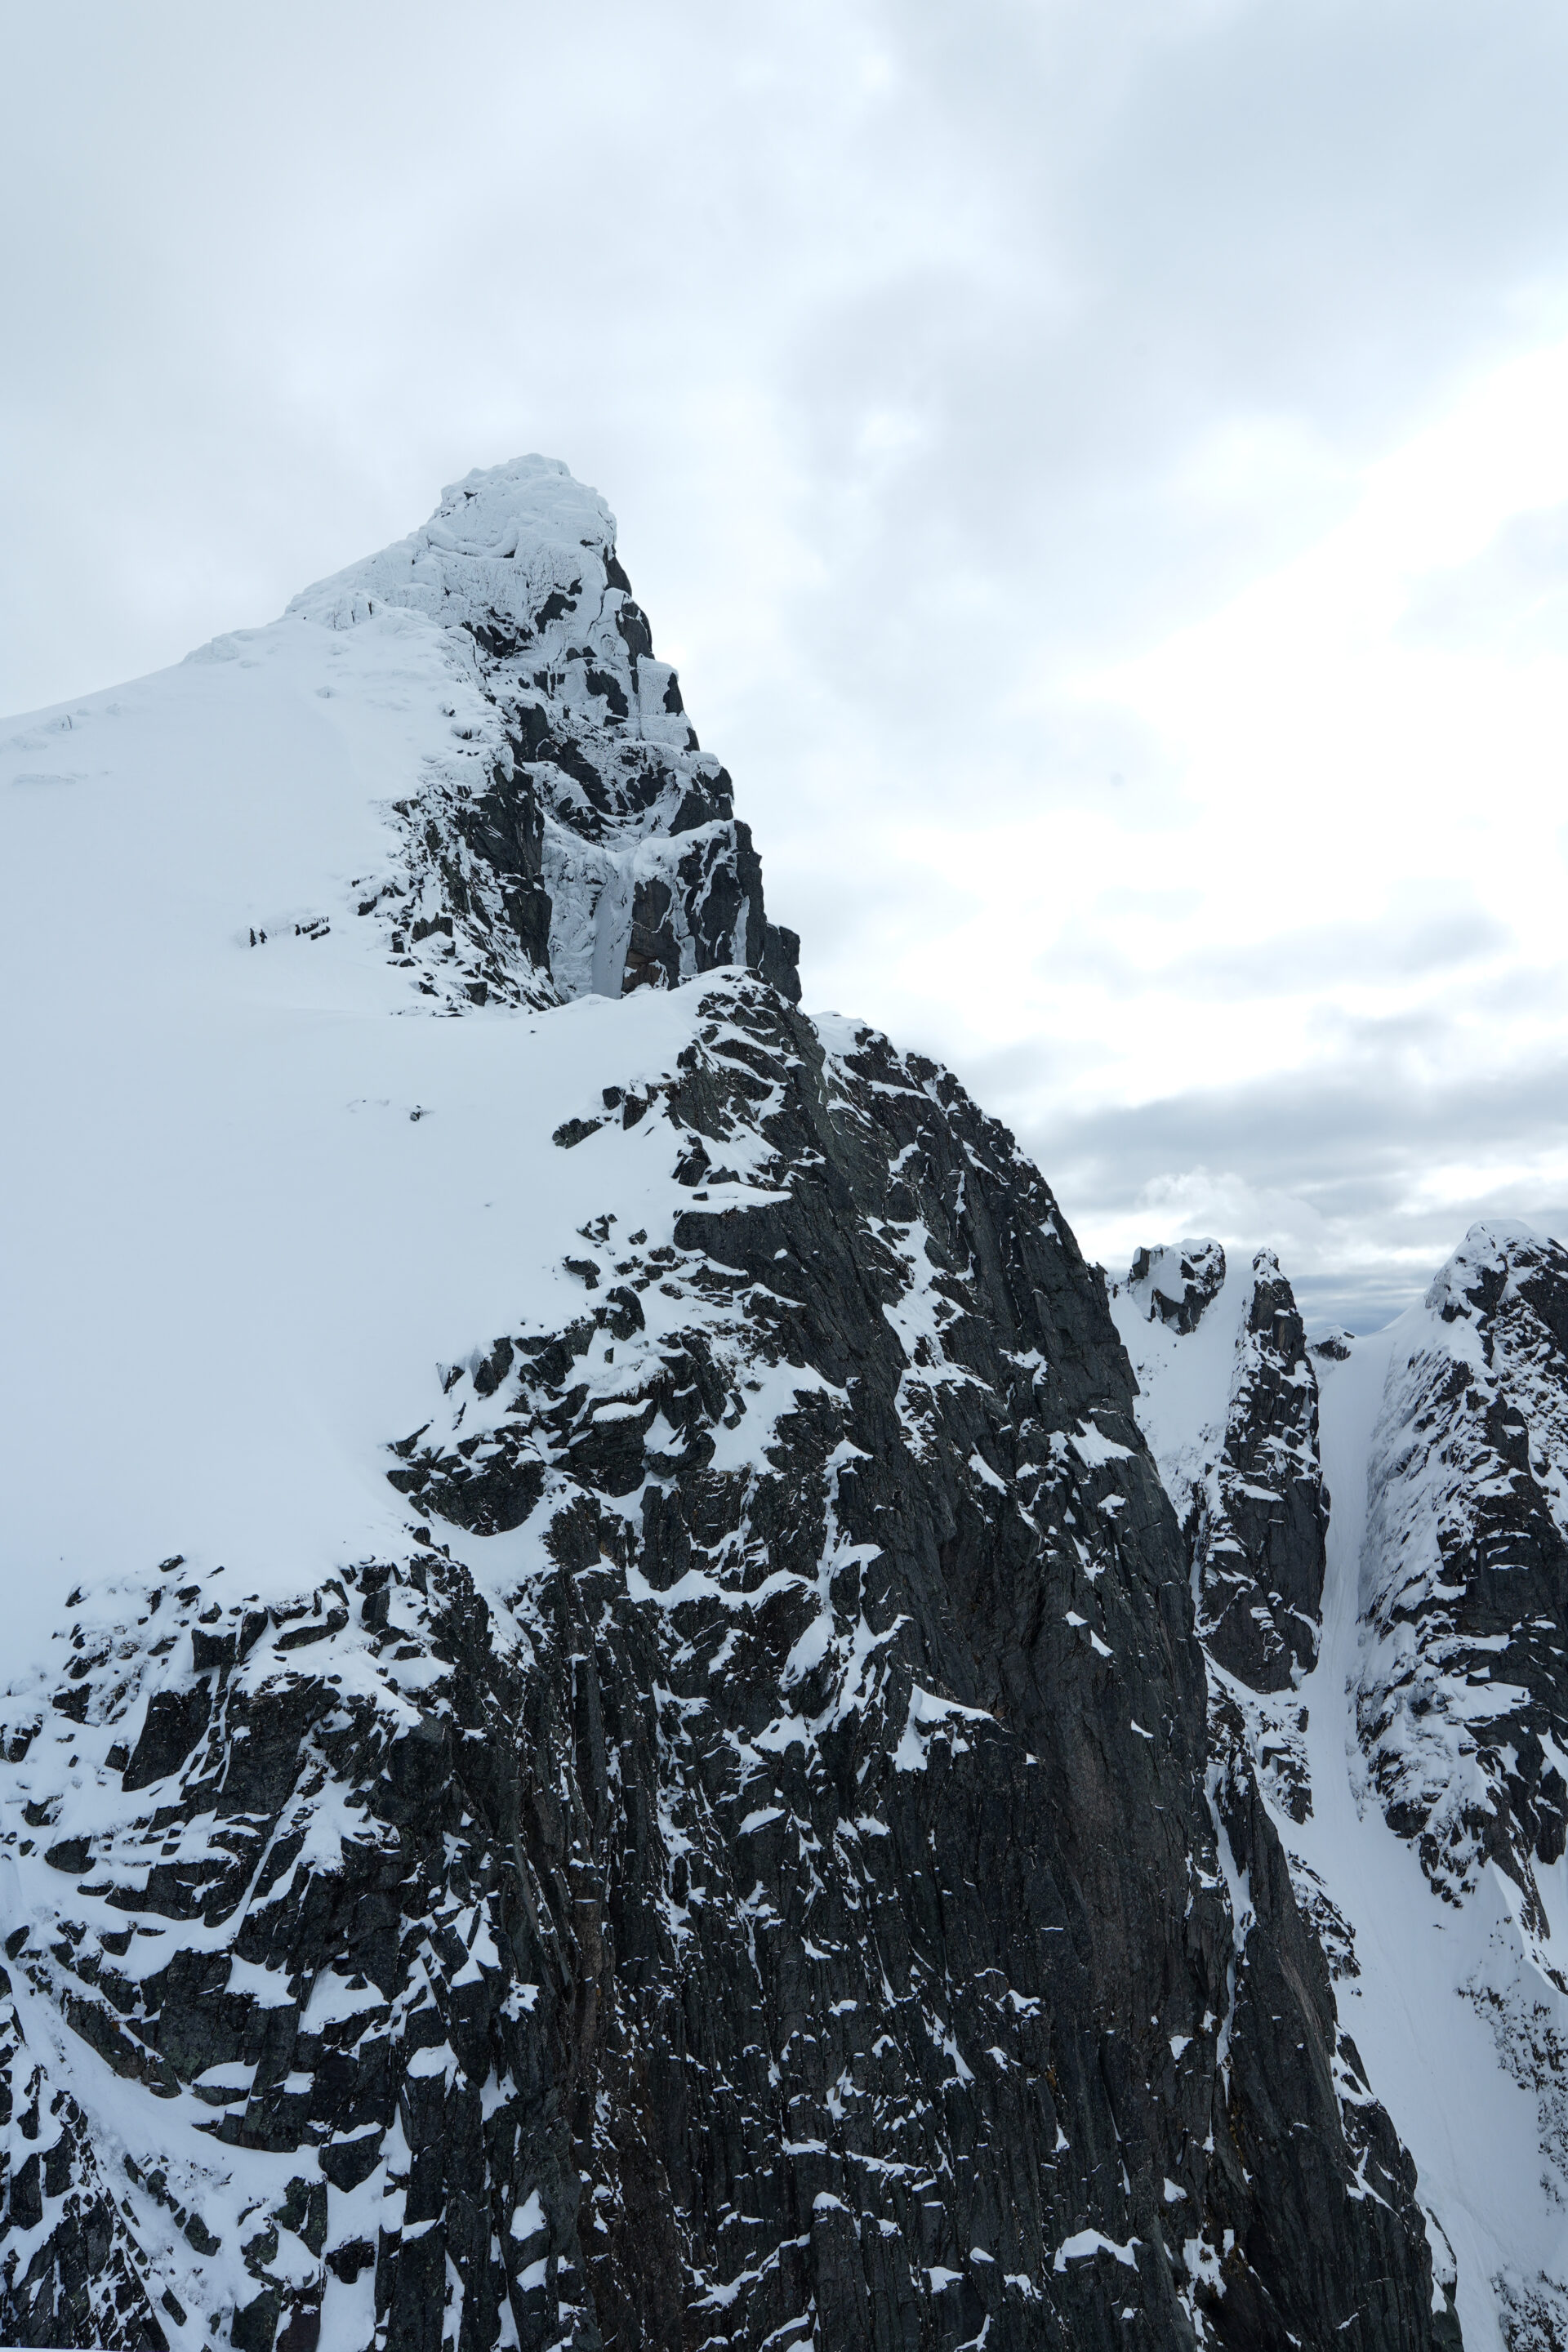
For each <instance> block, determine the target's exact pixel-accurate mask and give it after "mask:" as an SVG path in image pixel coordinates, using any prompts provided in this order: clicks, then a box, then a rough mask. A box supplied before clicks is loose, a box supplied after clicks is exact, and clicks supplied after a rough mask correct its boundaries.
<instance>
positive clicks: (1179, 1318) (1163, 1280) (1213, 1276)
mask: <svg viewBox="0 0 1568 2352" xmlns="http://www.w3.org/2000/svg"><path fill="white" fill-rule="evenodd" d="M1224 1284H1225V1252H1224V1250H1223V1249H1222V1248H1221V1247H1220V1245H1219V1244H1218V1242H1215V1241H1184V1242H1170V1243H1166V1244H1163V1245H1162V1246H1161V1247H1160V1248H1158V1249H1141V1250H1137V1251H1135V1252H1134V1254H1133V1258H1132V1264H1131V1266H1130V1267H1129V1268H1128V1272H1127V1288H1128V1291H1129V1293H1130V1294H1131V1297H1133V1298H1134V1299H1135V1300H1136V1301H1137V1304H1138V1307H1139V1309H1140V1311H1141V1312H1142V1316H1143V1318H1144V1319H1145V1321H1146V1322H1150V1323H1152V1322H1153V1320H1154V1318H1155V1317H1156V1316H1158V1318H1159V1319H1160V1321H1161V1322H1162V1323H1168V1324H1170V1325H1171V1326H1172V1328H1173V1329H1175V1330H1177V1331H1194V1330H1196V1328H1197V1327H1198V1324H1199V1322H1200V1321H1201V1319H1202V1317H1203V1312H1204V1309H1205V1307H1207V1306H1208V1305H1209V1303H1210V1301H1211V1300H1212V1299H1214V1298H1215V1297H1218V1295H1219V1292H1220V1290H1221V1289H1222V1288H1223V1286H1224Z"/></svg>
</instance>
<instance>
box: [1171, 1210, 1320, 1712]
mask: <svg viewBox="0 0 1568 2352" xmlns="http://www.w3.org/2000/svg"><path fill="white" fill-rule="evenodd" d="M1195 1510H1196V1521H1195V1525H1194V1529H1193V1543H1194V1559H1195V1562H1196V1566H1197V1571H1198V1630H1199V1632H1200V1633H1201V1634H1202V1635H1203V1638H1204V1641H1205V1643H1206V1645H1207V1647H1208V1650H1209V1653H1210V1654H1211V1655H1212V1656H1213V1657H1215V1659H1217V1660H1218V1662H1219V1664H1221V1665H1222V1666H1224V1667H1225V1668H1226V1670H1227V1672H1229V1673H1231V1674H1233V1675H1237V1676H1238V1677H1239V1678H1240V1679H1241V1681H1243V1682H1245V1683H1247V1684H1248V1685H1250V1686H1251V1688H1252V1689H1254V1690H1257V1691H1277V1690H1284V1689H1286V1688H1288V1687H1289V1685H1290V1683H1291V1682H1292V1681H1293V1680H1296V1679H1298V1678H1299V1676H1300V1675H1301V1674H1303V1673H1305V1672H1308V1671H1310V1667H1311V1666H1312V1664H1313V1662H1314V1660H1315V1659H1316V1657H1317V1652H1318V1634H1319V1630H1320V1624H1321V1614H1322V1601H1323V1568H1324V1543H1325V1540H1326V1538H1327V1535H1328V1527H1329V1497H1328V1495H1327V1494H1326V1492H1325V1491H1324V1486H1323V1469H1322V1461H1321V1455H1320V1453H1319V1448H1318V1381H1317V1375H1316V1373H1315V1372H1314V1370H1313V1369H1312V1363H1311V1358H1310V1354H1309V1352H1308V1349H1307V1340H1306V1333H1305V1331H1304V1329H1303V1328H1302V1324H1301V1318H1300V1314H1299V1313H1298V1312H1297V1307H1296V1300H1295V1296H1294V1294H1293V1293H1292V1291H1291V1288H1290V1286H1289V1283H1288V1282H1287V1281H1286V1279H1285V1277H1284V1276H1283V1275H1282V1274H1281V1273H1280V1271H1279V1259H1278V1258H1277V1257H1276V1256H1275V1255H1274V1253H1273V1251H1272V1250H1259V1251H1258V1254H1257V1255H1256V1256H1255V1257H1254V1259H1253V1261H1252V1292H1251V1297H1250V1301H1249V1304H1248V1307H1247V1319H1246V1322H1245V1324H1244V1326H1243V1328H1242V1330H1241V1332H1240V1334H1239V1336H1238V1338H1237V1352H1236V1367H1235V1371H1234V1373H1233V1375H1232V1381H1231V1390H1230V1401H1229V1404H1228V1406H1227V1408H1226V1423H1225V1441H1224V1448H1223V1451H1222V1453H1221V1454H1220V1457H1219V1460H1218V1462H1217V1464H1216V1465H1215V1469H1214V1471H1213V1473H1212V1475H1211V1476H1210V1477H1209V1478H1208V1480H1207V1481H1206V1482H1205V1487H1204V1489H1203V1492H1202V1495H1201V1497H1200V1499H1199V1501H1198V1502H1197V1504H1196V1506H1195Z"/></svg>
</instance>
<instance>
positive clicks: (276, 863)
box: [0, 483, 701, 1663]
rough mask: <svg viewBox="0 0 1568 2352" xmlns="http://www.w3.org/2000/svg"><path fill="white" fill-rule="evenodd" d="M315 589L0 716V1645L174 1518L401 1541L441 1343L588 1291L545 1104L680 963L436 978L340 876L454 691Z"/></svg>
mask: <svg viewBox="0 0 1568 2352" xmlns="http://www.w3.org/2000/svg"><path fill="white" fill-rule="evenodd" d="M545 487H546V488H548V483H546V485H545ZM571 488H572V491H573V492H574V495H575V497H576V498H577V499H584V498H591V496H592V494H591V493H585V492H583V491H582V490H580V489H579V488H578V486H577V485H575V484H573V485H571ZM597 503H598V502H597V501H595V506H596V505H597ZM389 560H390V559H389V558H382V559H376V560H375V561H376V562H388V561H389ZM489 568H491V569H495V570H498V571H504V570H505V569H506V565H505V562H504V559H503V557H502V556H500V555H498V556H497V559H496V562H495V565H494V566H493V567H489ZM363 569H364V567H361V570H362V571H363ZM370 570H371V572H374V563H373V565H372V566H371V567H370ZM410 570H411V572H416V571H417V564H416V562H411V564H410ZM358 576H359V575H358V574H357V573H355V574H345V575H344V583H352V582H353V580H354V579H356V578H357V577H358ZM320 593H321V602H322V605H323V612H324V614H326V615H327V616H326V617H323V618H322V619H313V618H310V617H308V616H307V614H305V613H304V612H303V611H301V610H295V611H293V612H291V614H289V615H288V616H286V617H285V618H284V619H282V620H280V621H278V622H276V623H274V624H272V625H270V626H268V627H266V628H261V629H255V630H247V631H242V632H240V633H239V634H238V635H236V636H232V637H229V638H226V639H220V640H219V641H218V642H217V644H216V646H213V647H209V648H205V649H204V653H203V656H201V657H195V658H192V659H190V660H188V661H186V662H185V663H183V664H182V665H180V666H179V667H175V668H174V669H170V670H166V671H163V672H162V673H161V674H159V675H157V676H155V677H149V678H145V679H142V680H141V681H139V682H138V683H136V684H135V685H132V686H126V687H121V688H117V689H115V690H114V691H112V692H110V693H105V694H99V695H93V696H89V697H87V698H84V699H82V700H80V701H76V702H72V703H70V704H67V705H61V706H59V707H58V709H52V710H47V711H43V712H40V713H37V715H35V716H33V717H31V718H28V719H22V720H18V721H12V722H10V723H9V725H8V727H7V728H6V730H5V733H4V735H3V737H0V867H3V868H4V870H5V871H6V872H9V873H12V874H16V873H23V874H26V875H27V876H29V877H32V880H31V883H30V887H29V888H28V889H27V891H26V893H25V894H20V895H18V896H16V898H14V899H13V901H12V904H11V905H10V907H9V908H8V909H7V919H6V922H5V927H4V934H3V938H0V1003H3V1004H4V1008H5V1010H4V1014H3V1016H0V1017H3V1018H4V1021H5V1045H4V1056H3V1059H4V1067H5V1102H6V1114H7V1127H8V1149H7V1150H6V1151H5V1155H4V1158H3V1160H0V1230H3V1231H4V1232H5V1235H6V1246H5V1252H4V1259H3V1270H0V1285H3V1288H0V1320H3V1323H4V1328H5V1349H4V1351H3V1368H0V1429H3V1431H4V1433H5V1448H4V1454H5V1495H6V1510H5V1537H4V1555H3V1557H4V1564H5V1601H6V1612H7V1620H6V1654H7V1656H8V1657H9V1658H10V1659H11V1660H12V1661H14V1662H18V1663H19V1662H20V1661H21V1660H23V1659H26V1658H31V1657H35V1656H37V1655H41V1654H42V1652H43V1649H44V1646H45V1645H46V1644H47V1641H48V1638H49V1633H50V1632H51V1630H52V1629H53V1627H54V1626H55V1625H56V1624H58V1622H60V1617H61V1612H62V1611H63V1609H64V1605H65V1601H66V1596H67V1595H68V1593H69V1592H70V1591H72V1590H73V1589H74V1588H75V1587H76V1586H77V1585H79V1584H82V1585H85V1586H89V1587H95V1586H101V1585H102V1584H103V1582H104V1581H106V1580H111V1579H114V1578H117V1577H119V1576H121V1575H134V1576H137V1577H145V1575H146V1574H147V1573H148V1572H149V1570H152V1569H153V1567H155V1566H156V1564H157V1562H158V1561H159V1560H160V1559H163V1558H165V1557H167V1556H168V1555H170V1554H171V1553H173V1552H174V1551H180V1552H183V1553H184V1555H185V1556H186V1557H187V1558H188V1559H190V1561H191V1563H192V1567H193V1570H196V1571H199V1572H201V1573H204V1574H205V1573H207V1572H210V1571H212V1570H216V1568H217V1567H218V1566H219V1565H223V1566H224V1567H226V1569H227V1570H228V1571H229V1572H230V1573H231V1574H232V1575H233V1576H234V1577H235V1578H236V1580H238V1581H243V1583H244V1584H245V1585H246V1586H247V1588H250V1587H254V1589H255V1590H256V1591H258V1592H259V1593H261V1594H263V1595H268V1594H274V1593H275V1594H277V1595H279V1596H283V1595H287V1594H292V1593H297V1592H298V1591H301V1590H309V1588H310V1584H311V1582H312V1580H319V1579H320V1578H321V1576H323V1575H324V1574H328V1573H331V1571H332V1570H334V1569H335V1568H336V1567H337V1566H339V1565H340V1564H341V1563H342V1560H343V1559H360V1558H366V1557H371V1556H374V1555H376V1554H378V1553H380V1554H383V1555H384V1554H385V1552H386V1551H387V1550H388V1549H390V1548H391V1547H393V1546H394V1545H395V1544H396V1543H398V1542H400V1541H402V1540H404V1539H405V1524H406V1517H407V1513H406V1507H405V1505H403V1504H402V1503H401V1502H400V1499H399V1497H398V1496H396V1495H395V1493H394V1491H393V1490H392V1489H391V1487H389V1486H388V1485H387V1484H386V1480H385V1476H384V1471H385V1467H386V1461H387V1457H386V1454H385V1451H384V1449H385V1447H386V1445H387V1444H388V1442H389V1440H391V1439H392V1438H394V1437H398V1436H401V1435H403V1434H404V1433H405V1432H407V1431H409V1430H411V1429H415V1428H416V1427H418V1426H419V1425H420V1424H421V1423H423V1422H425V1421H426V1420H427V1419H428V1418H429V1415H430V1412H431V1410H432V1401H433V1399H434V1400H438V1398H439V1384H438V1377H437V1370H438V1367H441V1366H444V1365H447V1364H448V1363H450V1362H453V1361H456V1360H459V1359H461V1358H463V1357H464V1356H466V1355H467V1353H468V1352H469V1351H471V1350H472V1349H474V1348H475V1347H476V1346H479V1345H481V1344H488V1343H489V1339H491V1338H492V1337H493V1336H494V1333H495V1331H496V1330H497V1329H499V1328H503V1327H504V1328H512V1329H524V1328H528V1326H529V1324H530V1323H531V1321H533V1320H537V1321H538V1322H540V1323H541V1324H542V1325H543V1326H545V1327H547V1328H550V1329H552V1330H553V1329H557V1328H560V1327H561V1326H562V1325H563V1323H565V1322H567V1321H569V1320H570V1319H571V1317H572V1313H573V1308H574V1301H575V1303H576V1304H577V1305H579V1306H580V1302H581V1297H582V1294H581V1291H580V1289H579V1288H578V1287H577V1286H576V1285H575V1282H574V1277H573V1276H570V1275H569V1274H566V1273H564V1272H563V1268H562V1260H563V1257H564V1256H566V1255H570V1254H571V1253H572V1252H573V1251H574V1249H575V1250H576V1251H577V1252H578V1253H579V1254H581V1250H582V1244H581V1243H580V1242H579V1241H577V1240H576V1239H575V1233H576V1228H577V1226H578V1225H579V1224H580V1223H581V1222H582V1219H583V1217H584V1213H585V1210H584V1207H583V1206H582V1205H581V1204H580V1202H579V1192H580V1190H581V1188H582V1186H583V1184H584V1181H585V1180H586V1179H588V1178H589V1172H590V1171H589V1167H588V1159H587V1155H588V1154H590V1153H591V1152H592V1150H593V1145H592V1142H591V1141H590V1143H589V1144H587V1145H585V1146H583V1147H580V1148H579V1150H576V1151H563V1150H558V1149H556V1148H555V1147H554V1146H553V1145H552V1141H551V1136H552V1130H553V1129H555V1128H556V1127H557V1126H558V1125H559V1124H560V1123H561V1122H562V1121H563V1120H565V1119H569V1118H574V1117H579V1116H586V1115H590V1114H592V1113H593V1112H595V1111H598V1110H601V1109H602V1102H601V1088H602V1087H605V1086H608V1085H612V1084H615V1085H619V1086H621V1087H632V1086H634V1085H636V1084H637V1081H638V1080H639V1079H641V1078H642V1077H644V1076H648V1075H654V1074H657V1073H658V1072H660V1071H663V1070H666V1069H668V1068H670V1067H672V1066H673V1063H674V1058H675V1056H676V1055H678V1054H679V1051H680V1048H681V1046H682V1045H684V1044H685V1043H686V1041H687V1038H688V1036H689V1034H690V1033H691V1030H692V1028H693V1026H694V1025H695V1022H696V1016H697V1007H698V1002H699V997H700V992H701V985H700V984H699V985H698V986H692V987H687V988H683V989H679V990H676V991H673V992H664V991H657V990H653V989H639V990H637V992H635V993H634V994H633V995H631V996H628V997H626V998H625V999H624V1000H619V1001H617V1002H616V1003H609V1002H607V1001H605V1000H604V999H601V998H595V997H593V996H584V997H583V998H582V999H581V1000H580V1001H577V1002H575V1003H568V1004H565V1005H562V1006H559V1007H553V1008H551V1009H549V1010H546V1011H536V1010H530V1009H528V1008H526V1007H524V1008H520V1009H515V1010H514V1009H508V1008H504V1007H497V1006H493V1005H492V1006H489V1007H484V1008H472V1007H470V1008H469V1009H468V1010H467V1011H466V1013H465V1015H464V1017H463V1018H462V1019H461V1020H456V1021H454V1020H447V1019H443V1018H440V1017H438V1016H437V1014H435V1013H433V1012H432V1009H431V1007H430V1005H429V1003H428V1002H427V1000H426V999H423V998H421V997H420V996H419V995H418V994H417V993H416V992H415V989H414V987H413V985H412V978H413V975H411V974H406V973H405V972H403V971H399V970H397V969H396V968H395V965H393V964H392V963H391V962H390V961H388V959H387V956H386V953H385V943H384V934H383V933H382V931H381V930H380V928H379V926H378V925H377V923H376V922H375V921H374V919H361V918H360V917H359V916H358V914H357V913H356V908H357V907H358V906H359V905H361V904H363V898H364V897H365V896H366V895H374V886H375V884H376V883H377V882H378V881H379V880H380V879H382V878H383V877H385V876H387V875H388V874H390V873H391V872H392V871H393V870H394V868H395V863H396V858H397V855H398V843H399V836H398V834H397V831H396V827H395V819H394V816H393V814H392V813H391V809H390V803H392V802H394V801H395V800H396V799H398V798H400V797H402V796H403V795H405V794H407V793H413V792H415V791H416V789H418V787H419V786H420V784H421V783H422V782H423V781H424V779H425V777H426V775H427V774H428V773H429V772H430V770H431V768H432V767H433V766H440V765H441V764H442V763H444V762H447V761H449V760H450V758H451V755H452V752H453V749H454V740H453V739H454V730H455V729H460V728H461V727H462V726H463V725H465V724H467V723H468V717H467V714H466V709H465V706H464V705H463V703H462V701H461V697H462V695H463V694H464V693H465V691H466V692H468V694H469V695H470V696H471V697H472V699H473V700H474V701H475V702H476V703H478V702H479V697H478V695H477V693H475V692H474V690H473V688H472V687H471V685H470V686H468V688H465V686H464V682H463V680H462V679H461V678H460V677H457V676H455V674H454V668H453V657H452V651H451V647H452V643H453V640H452V636H451V634H450V633H449V632H448V631H447V630H446V629H444V628H443V627H442V626H441V625H440V624H439V623H438V622H437V620H436V619H435V618H434V617H433V616H427V615H426V614H423V613H420V612H417V611H415V610H411V609H408V608H407V606H406V605H403V606H398V605H392V604H388V605H386V606H384V607H383V606H381V605H380V604H377V607H376V609H375V611H374V613H371V612H369V611H368V610H367V611H366V612H365V613H363V614H362V615H361V616H359V618H358V621H357V625H355V626H353V627H352V628H351V627H339V626H333V625H331V619H330V612H331V607H332V605H333V599H332V598H331V597H328V596H326V595H325V593H324V592H320ZM348 593H350V589H349V587H348V585H347V584H345V585H344V586H343V587H342V594H344V595H346V594H348ZM46 886H47V887H46ZM263 933H265V935H266V936H265V940H263V939H262V934H263ZM253 934H254V935H255V937H256V940H257V944H256V945H254V946H253V945H252V943H251V942H252V935H253ZM656 1124H657V1123H656V1122H654V1121H649V1122H648V1128H649V1130H650V1135H651V1130H652V1129H653V1128H654V1127H655V1125H656ZM636 1157H637V1155H636V1153H635V1152H633V1151H629V1150H622V1151H621V1152H620V1153H619V1154H618V1155H617V1164H625V1163H629V1162H635V1160H636ZM667 1158H668V1155H666V1154H664V1153H662V1152H661V1151H660V1150H659V1149H658V1146H657V1145H650V1149H649V1150H648V1153H647V1170H646V1172H645V1173H644V1174H642V1175H634V1176H631V1177H629V1178H628V1180H627V1182H626V1197H625V1199H624V1200H621V1201H619V1202H617V1206H618V1209H619V1213H620V1215H621V1217H622V1220H623V1223H624V1224H625V1226H626V1227H627V1228H636V1227H637V1226H645V1227H646V1228H647V1233H648V1236H649V1239H650V1242H652V1243H655V1244H657V1243H658V1241H660V1240H661V1239H664V1238H668V1231H669V1227H670V1224H671V1222H672V1219H673V1216H674V1213H675V1211H676V1209H677V1207H678V1206H679V1205H689V1194H687V1193H684V1192H681V1190H680V1188H679V1186H678V1185H677V1184H676V1183H675V1181H674V1180H673V1177H672V1176H671V1175H670V1173H669V1171H668V1165H667V1164H666V1162H667ZM595 1181H596V1180H595ZM602 1190H603V1186H602V1183H599V1184H598V1187H597V1190H595V1191H594V1192H593V1198H594V1205H595V1208H597V1207H599V1206H601V1205H602V1202H600V1199H599V1192H601V1191H602ZM460 1541H461V1539H460V1538H454V1543H455V1548H457V1547H458V1545H459V1544H460ZM505 1549H506V1539H496V1540H494V1541H492V1542H491V1543H490V1544H489V1547H488V1548H487V1557H488V1558H489V1559H495V1558H496V1555H497V1553H498V1552H499V1551H504V1550H505ZM497 1565H498V1567H500V1568H501V1569H503V1570H504V1567H505V1565H506V1563H504V1562H500V1561H498V1562H497Z"/></svg>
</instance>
